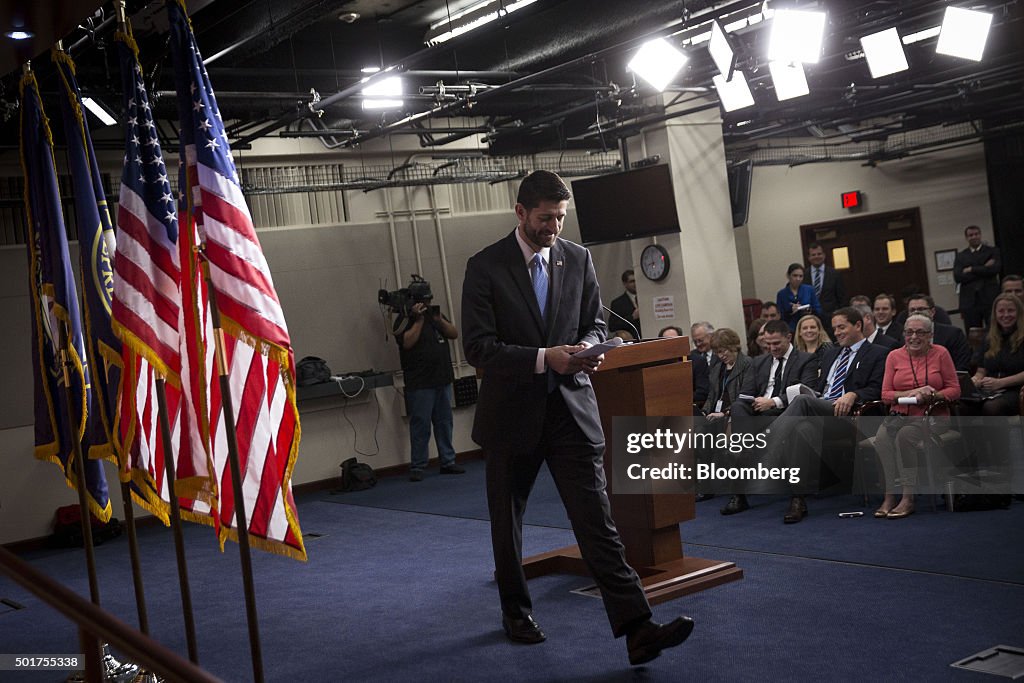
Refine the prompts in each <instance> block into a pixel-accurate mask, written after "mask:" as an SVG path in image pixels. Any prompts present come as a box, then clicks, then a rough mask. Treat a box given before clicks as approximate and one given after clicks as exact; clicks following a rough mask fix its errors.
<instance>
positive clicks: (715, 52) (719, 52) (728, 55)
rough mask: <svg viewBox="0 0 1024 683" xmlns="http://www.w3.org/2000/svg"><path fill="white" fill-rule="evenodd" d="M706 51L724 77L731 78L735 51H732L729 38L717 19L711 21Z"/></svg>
mask: <svg viewBox="0 0 1024 683" xmlns="http://www.w3.org/2000/svg"><path fill="white" fill-rule="evenodd" d="M708 52H710V53H711V59H713V60H715V66H717V67H718V70H719V71H720V72H721V74H722V75H723V76H725V77H726V78H732V67H733V64H735V63H736V53H735V52H733V49H732V45H730V44H729V38H728V37H727V36H726V35H725V31H724V30H722V26H721V24H719V23H718V22H717V21H712V22H711V40H710V41H709V42H708Z"/></svg>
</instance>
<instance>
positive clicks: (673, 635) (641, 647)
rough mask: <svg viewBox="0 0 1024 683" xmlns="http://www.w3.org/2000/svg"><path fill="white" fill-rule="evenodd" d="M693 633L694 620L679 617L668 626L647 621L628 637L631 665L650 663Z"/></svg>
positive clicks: (627, 646) (627, 643)
mask: <svg viewBox="0 0 1024 683" xmlns="http://www.w3.org/2000/svg"><path fill="white" fill-rule="evenodd" d="M692 631H693V619H691V618H690V617H679V618H678V619H675V620H674V621H671V622H669V623H667V624H659V623H657V622H654V621H645V622H644V623H642V624H640V626H638V627H637V628H636V629H635V630H634V631H633V632H632V633H630V634H629V636H627V637H626V648H627V649H628V650H629V663H630V664H632V665H633V666H636V665H638V664H643V663H644V662H649V661H651V660H652V659H654V658H655V657H657V656H658V655H660V654H661V651H662V650H665V649H667V648H670V647H675V646H676V645H679V644H680V643H682V642H683V641H684V640H686V639H687V638H688V637H689V636H690V633H691V632H692Z"/></svg>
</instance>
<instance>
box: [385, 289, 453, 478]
mask: <svg viewBox="0 0 1024 683" xmlns="http://www.w3.org/2000/svg"><path fill="white" fill-rule="evenodd" d="M428 287H429V285H428ZM432 298H433V297H432V295H431V294H430V290H429V289H427V290H426V291H425V292H422V293H421V294H420V296H414V297H413V303H412V305H411V306H410V308H409V311H408V312H409V323H410V324H409V326H408V327H407V328H405V330H404V331H402V332H396V333H395V341H396V342H398V350H399V355H400V357H401V360H402V372H403V373H404V375H405V409H406V412H407V413H408V414H409V441H410V444H411V464H410V466H409V481H423V470H425V469H426V467H427V461H428V460H429V456H430V453H429V450H428V446H427V444H428V442H429V441H430V426H431V424H433V426H434V442H435V443H436V444H437V454H438V458H439V459H440V461H441V474H463V473H464V472H465V471H466V470H464V469H463V468H462V467H460V466H459V465H456V464H455V449H454V448H452V406H451V401H450V399H449V386H450V385H451V383H452V382H453V381H454V374H453V373H452V359H451V353H450V351H449V348H448V340H449V339H457V338H458V336H459V332H458V330H456V329H455V325H453V324H452V323H451V322H450V321H449V320H448V319H447V318H445V317H444V316H443V315H441V310H440V308H439V307H437V306H431V305H430V302H431V300H432Z"/></svg>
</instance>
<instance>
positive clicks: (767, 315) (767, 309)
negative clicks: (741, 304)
mask: <svg viewBox="0 0 1024 683" xmlns="http://www.w3.org/2000/svg"><path fill="white" fill-rule="evenodd" d="M761 317H762V318H764V320H765V322H767V321H769V320H781V319H782V314H781V313H780V312H779V306H778V304H776V303H775V302H774V301H765V302H764V303H763V304H761Z"/></svg>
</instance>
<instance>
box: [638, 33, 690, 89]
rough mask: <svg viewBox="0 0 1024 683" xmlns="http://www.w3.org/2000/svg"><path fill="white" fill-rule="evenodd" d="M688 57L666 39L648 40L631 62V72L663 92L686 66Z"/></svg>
mask: <svg viewBox="0 0 1024 683" xmlns="http://www.w3.org/2000/svg"><path fill="white" fill-rule="evenodd" d="M686 62H687V57H686V55H684V54H683V53H682V52H680V51H679V50H678V49H676V48H675V47H674V46H673V45H672V44H671V43H669V42H668V41H667V40H665V39H664V38H655V39H654V40H648V41H647V42H646V43H644V44H643V45H642V46H641V47H640V49H639V50H638V51H637V53H636V55H634V56H633V59H631V60H629V64H628V67H629V70H630V71H632V72H633V73H635V74H636V75H637V76H639V77H640V78H642V79H644V80H645V81H647V82H648V83H649V84H651V86H653V87H654V89H655V90H657V91H658V92H661V91H663V90H664V89H665V88H667V87H668V84H669V83H671V82H672V79H673V78H675V77H676V74H677V73H679V70H680V69H682V68H683V65H684V64H686Z"/></svg>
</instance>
